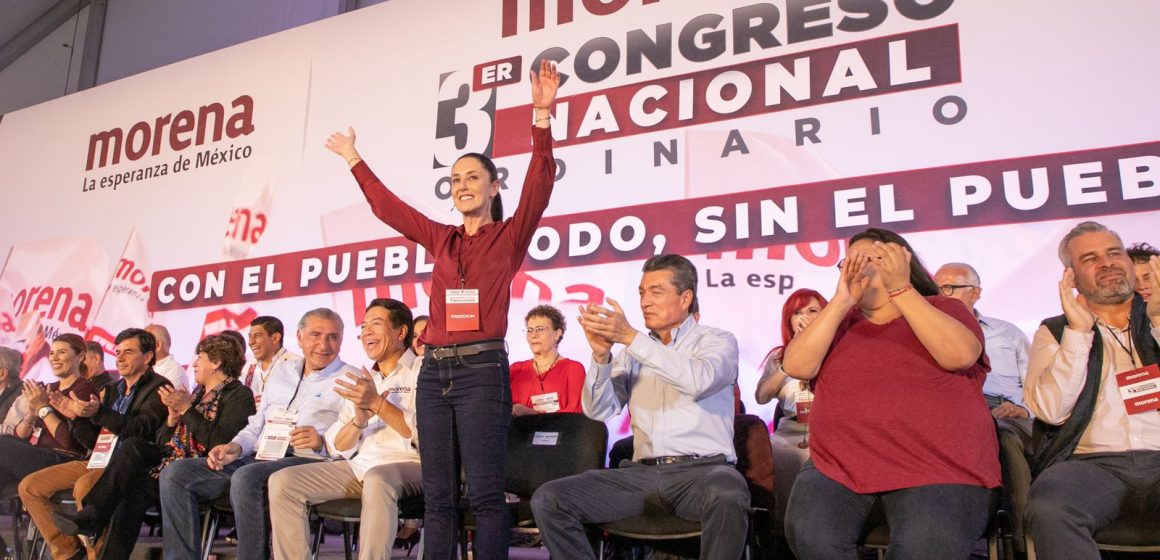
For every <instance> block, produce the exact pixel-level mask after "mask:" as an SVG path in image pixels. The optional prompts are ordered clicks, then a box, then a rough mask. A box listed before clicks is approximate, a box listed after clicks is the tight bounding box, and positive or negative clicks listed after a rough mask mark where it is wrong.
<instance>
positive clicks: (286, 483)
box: [269, 461, 422, 560]
mask: <svg viewBox="0 0 1160 560" xmlns="http://www.w3.org/2000/svg"><path fill="white" fill-rule="evenodd" d="M269 492H270V526H271V529H273V539H274V543H273V544H274V558H276V559H277V560H306V559H307V558H309V556H310V547H309V546H308V545H307V543H308V541H309V540H310V527H309V525H308V524H309V520H308V516H309V513H310V506H311V505H313V504H320V503H322V502H326V501H329V500H340V499H343V498H362V515H361V518H362V528H363V529H362V530H361V531H359V541H358V543H359V544H358V557H359V560H381V559H384V558H390V557H391V547H392V546H394V543H395V533H396V532H397V531H398V527H399V504H398V501H399V498H400V497H405V496H414V495H418V494H420V493H421V492H422V475H421V474H420V471H419V463H412V462H400V463H387V464H384V465H378V466H376V467H374V468H372V469H371V470H369V471H367V474H366V476H365V477H363V480H362V482H359V480H358V478H356V477H355V476H354V472H353V471H351V469H350V465H349V464H347V463H346V462H345V461H339V462H329V461H327V462H321V463H313V464H309V465H299V466H297V467H290V468H286V469H282V470H280V471H278V472H276V473H274V474H273V475H272V476H271V477H270V483H269Z"/></svg>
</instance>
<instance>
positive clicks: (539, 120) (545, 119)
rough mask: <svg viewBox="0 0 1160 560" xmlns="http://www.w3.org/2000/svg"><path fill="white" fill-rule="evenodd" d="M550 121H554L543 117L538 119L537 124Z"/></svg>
mask: <svg viewBox="0 0 1160 560" xmlns="http://www.w3.org/2000/svg"><path fill="white" fill-rule="evenodd" d="M550 120H552V117H542V118H539V119H536V122H544V121H550Z"/></svg>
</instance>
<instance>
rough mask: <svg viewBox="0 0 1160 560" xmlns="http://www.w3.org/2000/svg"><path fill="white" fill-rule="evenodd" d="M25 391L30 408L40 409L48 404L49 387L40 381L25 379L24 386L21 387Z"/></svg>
mask: <svg viewBox="0 0 1160 560" xmlns="http://www.w3.org/2000/svg"><path fill="white" fill-rule="evenodd" d="M21 392H23V393H24V398H25V400H27V401H28V408H29V409H31V410H34V411H35V410H40V409H41V408H44V407H45V406H48V400H49V399H48V389H47V388H45V386H44V384H43V383H41V382H39V381H31V380H28V381H25V382H24V387H23V388H22V389H21Z"/></svg>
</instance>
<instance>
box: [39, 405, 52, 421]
mask: <svg viewBox="0 0 1160 560" xmlns="http://www.w3.org/2000/svg"><path fill="white" fill-rule="evenodd" d="M49 414H52V407H51V406H47V405H46V406H42V407H40V408H39V409H38V410H37V411H36V415H37V416H39V417H40V419H41V420H43V419H44V418H45V417H47V416H48V415H49Z"/></svg>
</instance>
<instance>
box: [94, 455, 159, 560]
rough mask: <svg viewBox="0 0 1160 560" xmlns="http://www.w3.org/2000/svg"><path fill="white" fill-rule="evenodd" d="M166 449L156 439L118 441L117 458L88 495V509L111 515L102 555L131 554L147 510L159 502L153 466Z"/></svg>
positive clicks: (104, 556)
mask: <svg viewBox="0 0 1160 560" xmlns="http://www.w3.org/2000/svg"><path fill="white" fill-rule="evenodd" d="M162 457H163V452H162V450H161V448H160V447H158V446H157V445H155V444H154V443H153V442H151V441H148V440H145V439H142V438H128V439H125V440H122V441H120V442H118V443H117V449H116V451H114V452H113V458H112V459H111V460H110V461H109V466H108V467H106V468H105V472H104V474H102V475H101V478H99V479H97V483H96V484H95V485H94V486H93V489H92V490H90V491H89V493H88V494H87V495H85V499H84V504H85V510H89V509H93V510H95V513H96V515H97V518H98V519H108V520H109V526H108V529H107V530H106V532H105V537H104V539H105V549H104V552H103V553H102V555H101V558H108V559H110V560H112V559H123V558H128V557H129V556H130V555H131V554H132V552H133V546H134V545H136V544H137V536H138V535H139V534H140V533H141V523H142V522H143V521H144V520H145V511H146V510H148V509H149V506H150V505H152V504H156V503H158V498H159V495H160V494H159V492H158V485H157V480H156V479H154V478H153V477H152V476H150V475H149V470H150V469H151V468H153V467H155V466H157V465H158V464H160V463H161V459H162Z"/></svg>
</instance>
